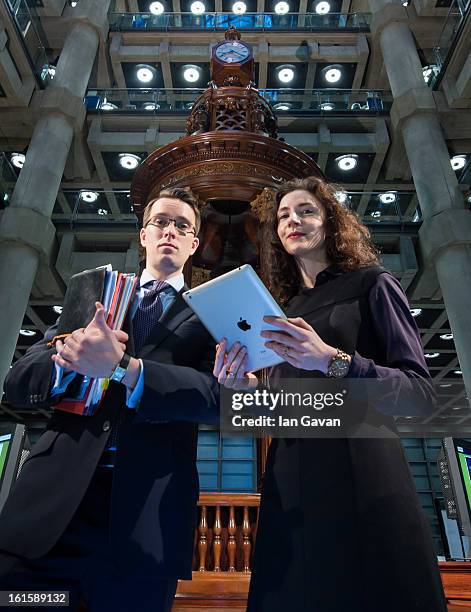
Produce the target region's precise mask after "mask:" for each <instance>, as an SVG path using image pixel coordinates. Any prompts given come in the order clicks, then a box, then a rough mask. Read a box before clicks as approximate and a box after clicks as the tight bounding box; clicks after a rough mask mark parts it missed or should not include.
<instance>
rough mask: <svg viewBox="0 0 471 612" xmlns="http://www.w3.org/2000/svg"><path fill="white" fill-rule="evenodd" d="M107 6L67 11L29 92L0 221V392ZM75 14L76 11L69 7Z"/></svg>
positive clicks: (46, 238)
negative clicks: (26, 123) (57, 44)
mask: <svg viewBox="0 0 471 612" xmlns="http://www.w3.org/2000/svg"><path fill="white" fill-rule="evenodd" d="M109 2H110V0H101V2H95V1H94V0H82V1H81V2H80V11H76V10H74V11H72V10H71V11H66V15H65V18H64V25H65V26H66V27H68V28H69V33H68V36H67V38H66V40H65V43H64V48H63V49H62V52H61V55H60V58H59V62H58V65H57V71H56V75H55V78H54V81H53V83H52V85H51V86H50V87H48V88H47V89H46V90H44V91H39V92H36V94H35V97H34V100H33V105H34V108H35V110H36V111H37V116H38V121H37V123H36V126H35V129H34V132H33V136H32V138H31V142H30V146H29V148H28V153H27V155H26V160H25V163H24V166H23V168H22V170H21V172H20V175H19V177H18V181H17V184H16V187H15V190H14V192H13V196H12V199H11V205H10V206H9V207H8V208H7V209H6V210H5V211H4V212H3V215H2V218H1V223H0V287H2V291H1V292H0V311H1V313H2V317H1V318H0V337H1V338H2V347H1V351H0V388H1V387H2V386H3V380H4V377H5V375H6V373H7V371H8V368H9V366H10V363H11V360H12V357H13V353H14V350H15V346H16V342H17V338H18V333H19V330H20V328H21V324H22V321H23V316H24V313H25V311H26V307H27V305H28V300H29V296H30V293H31V288H32V286H33V283H34V279H35V276H36V272H37V270H38V267H39V266H40V265H41V264H43V265H44V264H45V265H48V256H49V254H50V252H51V250H52V248H53V246H54V243H55V228H54V226H53V224H52V222H51V220H50V217H51V213H52V210H53V208H54V202H55V200H56V196H57V192H58V190H59V187H60V183H61V180H62V174H63V171H64V167H65V163H66V161H67V156H68V154H69V149H70V146H71V143H72V139H73V135H74V131H75V130H80V129H81V128H82V125H83V121H84V119H85V109H84V105H83V97H84V95H85V92H86V88H87V84H88V80H89V78H90V73H91V70H92V67H93V62H94V58H95V55H96V51H97V48H98V43H99V40H100V36H102V37H105V36H106V33H107V17H106V15H107V11H108V6H109ZM76 8H77V9H78V6H77V7H76Z"/></svg>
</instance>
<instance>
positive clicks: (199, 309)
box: [183, 264, 286, 372]
mask: <svg viewBox="0 0 471 612" xmlns="http://www.w3.org/2000/svg"><path fill="white" fill-rule="evenodd" d="M183 299H184V300H185V301H186V303H187V304H188V305H189V306H190V308H192V310H193V311H194V312H195V313H196V314H197V315H198V317H199V319H200V320H201V322H202V323H203V325H204V326H205V327H206V329H207V330H208V331H209V333H210V334H211V335H212V336H213V338H214V339H215V340H216V342H220V340H221V339H222V338H227V341H228V346H232V345H233V344H234V342H237V341H239V342H240V343H241V344H242V345H243V346H246V347H247V355H248V366H247V371H249V372H255V371H256V370H260V369H261V368H267V367H269V366H272V365H276V364H277V363H282V362H283V359H282V358H281V357H279V356H278V355H277V354H276V353H275V352H274V351H272V350H271V349H269V348H267V347H266V346H265V342H266V338H262V336H261V335H260V332H261V331H262V329H275V328H274V327H273V326H271V325H269V324H268V323H266V322H264V321H263V317H264V316H267V315H272V316H277V317H283V318H286V315H285V314H284V312H283V311H282V310H281V308H280V307H279V306H278V304H277V303H276V302H275V300H274V299H273V297H272V296H271V295H270V293H269V291H268V289H267V288H266V287H265V285H264V284H263V283H262V281H261V280H260V278H259V277H258V275H257V273H256V272H255V270H254V269H253V268H252V266H250V265H248V264H247V265H245V266H241V267H240V268H236V269H235V270H231V271H230V272H227V274H223V275H221V276H218V277H217V278H214V279H213V280H210V281H208V282H207V283H204V284H203V285H199V287H195V288H194V289H190V290H189V291H185V292H184V293H183ZM276 329H277V331H279V329H278V328H276Z"/></svg>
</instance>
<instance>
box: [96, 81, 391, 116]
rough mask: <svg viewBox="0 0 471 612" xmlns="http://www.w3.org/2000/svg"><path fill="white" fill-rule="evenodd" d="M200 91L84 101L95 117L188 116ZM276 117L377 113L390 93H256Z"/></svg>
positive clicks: (143, 92) (112, 94)
mask: <svg viewBox="0 0 471 612" xmlns="http://www.w3.org/2000/svg"><path fill="white" fill-rule="evenodd" d="M203 91H205V90H204V89H194V88H185V89H145V88H138V89H94V90H89V91H88V92H87V95H86V96H85V98H84V104H85V106H86V108H87V110H88V111H90V112H98V113H103V114H106V113H146V114H147V113H148V114H166V113H169V112H170V113H178V114H180V113H181V114H184V115H186V114H188V113H189V111H190V109H191V108H192V106H193V103H194V101H195V100H196V99H197V98H198V96H200V95H201V94H202V93H203ZM259 93H260V95H262V96H263V97H264V98H265V99H266V100H267V101H268V102H270V104H271V105H272V107H273V110H274V111H275V112H276V113H277V114H278V113H280V114H284V113H300V112H301V113H302V112H309V113H310V112H316V113H321V114H325V115H328V114H329V113H333V112H334V113H335V112H348V113H354V114H355V113H357V114H363V113H368V114H369V113H381V112H387V111H388V110H389V109H390V108H391V105H392V96H391V94H390V93H387V92H383V91H379V90H366V89H358V90H352V89H329V88H327V89H314V90H305V89H287V88H283V89H259Z"/></svg>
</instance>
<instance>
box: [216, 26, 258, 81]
mask: <svg viewBox="0 0 471 612" xmlns="http://www.w3.org/2000/svg"><path fill="white" fill-rule="evenodd" d="M236 34H237V35H238V38H240V34H239V33H238V32H237V33H236ZM231 35H232V38H231ZM234 38H235V34H234V33H232V32H230V31H228V33H226V40H223V41H221V42H220V43H218V44H217V45H216V46H215V47H214V48H213V52H212V57H211V78H212V80H213V82H214V83H215V84H216V85H217V86H218V87H227V86H236V87H246V86H247V85H248V84H249V83H251V82H252V81H253V80H254V57H253V51H252V47H251V46H250V45H248V44H247V43H243V42H240V40H235V39H234Z"/></svg>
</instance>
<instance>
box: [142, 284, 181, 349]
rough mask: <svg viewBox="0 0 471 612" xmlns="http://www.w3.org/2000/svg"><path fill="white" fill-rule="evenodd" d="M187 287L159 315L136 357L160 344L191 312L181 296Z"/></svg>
mask: <svg viewBox="0 0 471 612" xmlns="http://www.w3.org/2000/svg"><path fill="white" fill-rule="evenodd" d="M187 290H188V287H186V286H185V287H183V289H182V290H181V291H179V292H178V293H177V295H176V297H175V300H174V301H173V303H172V304H171V305H170V306H169V307H168V308H167V310H166V311H165V312H164V314H163V315H162V316H161V317H160V319H159V322H158V323H157V325H156V326H155V327H154V328H153V329H152V331H151V332H150V334H149V337H148V338H147V340H146V343H145V344H144V346H143V347H142V349H141V350H140V351H139V355H138V357H145V356H146V355H148V354H149V353H150V352H151V351H152V350H153V349H154V348H155V347H156V346H158V345H159V344H161V343H162V342H163V341H164V340H165V338H166V337H167V336H168V335H169V334H171V333H172V332H173V331H174V330H175V329H176V328H177V327H178V326H179V325H180V323H182V322H183V321H184V320H185V319H188V318H189V317H191V315H192V314H193V311H192V310H191V308H190V307H189V306H188V305H187V303H186V302H185V300H184V299H183V298H182V293H183V292H184V291H187Z"/></svg>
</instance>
